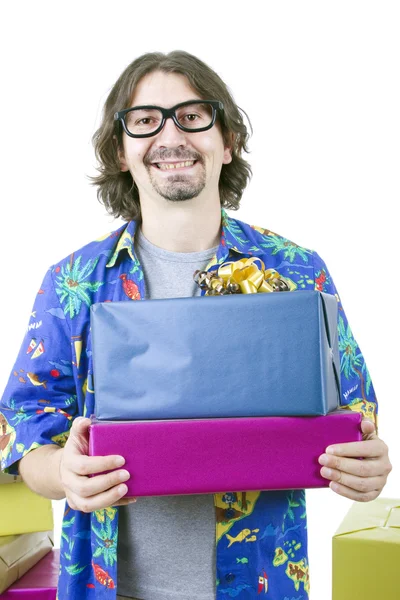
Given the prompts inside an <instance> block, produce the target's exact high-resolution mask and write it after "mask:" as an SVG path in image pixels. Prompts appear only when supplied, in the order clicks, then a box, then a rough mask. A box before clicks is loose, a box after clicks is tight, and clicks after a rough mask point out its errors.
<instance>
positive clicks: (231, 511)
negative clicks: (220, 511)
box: [225, 508, 235, 519]
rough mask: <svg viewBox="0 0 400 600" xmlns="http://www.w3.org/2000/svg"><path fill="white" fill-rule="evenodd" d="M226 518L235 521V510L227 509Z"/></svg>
mask: <svg viewBox="0 0 400 600" xmlns="http://www.w3.org/2000/svg"><path fill="white" fill-rule="evenodd" d="M225 516H226V517H227V519H233V517H234V516H235V510H234V509H233V508H227V509H226V511H225Z"/></svg>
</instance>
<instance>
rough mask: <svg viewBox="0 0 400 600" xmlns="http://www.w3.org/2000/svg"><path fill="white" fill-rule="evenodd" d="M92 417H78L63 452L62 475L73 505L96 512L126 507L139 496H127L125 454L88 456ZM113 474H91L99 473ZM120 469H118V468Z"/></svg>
mask: <svg viewBox="0 0 400 600" xmlns="http://www.w3.org/2000/svg"><path fill="white" fill-rule="evenodd" d="M89 425H90V419H86V418H84V417H77V418H76V419H75V420H74V422H73V423H72V427H71V431H70V434H69V438H68V440H67V442H66V444H65V446H64V450H63V452H62V453H61V454H62V456H61V460H60V478H61V483H62V485H63V487H64V490H65V496H66V498H67V501H68V504H69V506H70V507H71V508H72V509H74V510H80V511H82V512H86V513H88V512H92V511H94V510H100V509H102V508H107V507H109V506H124V505H126V504H129V503H131V502H136V498H123V496H125V494H126V492H127V491H128V488H127V486H126V485H125V484H124V483H123V482H124V481H126V480H127V479H129V476H130V475H129V472H128V471H126V470H124V469H118V467H122V465H123V464H124V463H125V460H124V458H123V457H122V456H87V454H88V451H89V432H88V428H89ZM111 469H114V470H113V471H111V472H110V473H107V474H103V475H97V476H96V477H89V475H94V474H95V473H102V472H103V471H110V470H111ZM115 469H118V470H115Z"/></svg>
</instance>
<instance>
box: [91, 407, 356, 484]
mask: <svg viewBox="0 0 400 600" xmlns="http://www.w3.org/2000/svg"><path fill="white" fill-rule="evenodd" d="M360 423H361V415H360V414H359V413H355V412H351V411H349V410H339V411H336V412H333V413H330V414H329V415H326V416H318V417H246V418H228V419H184V420H182V419H176V420H165V421H158V420H157V421H119V422H118V421H96V420H93V421H92V425H91V426H90V441H89V454H90V455H92V456H94V455H97V456H107V455H110V454H119V455H121V456H123V457H124V458H125V460H126V463H125V465H124V467H123V468H124V469H127V470H128V471H129V472H130V473H131V477H130V479H129V480H128V481H127V482H125V483H126V484H127V485H128V493H127V494H126V495H127V496H164V495H165V496H168V495H173V494H211V493H218V492H225V491H227V490H248V491H256V490H279V489H302V488H322V487H328V486H329V481H328V480H327V479H324V478H323V477H322V476H321V474H320V469H321V465H320V464H319V463H318V457H319V456H320V455H321V454H323V453H324V452H325V449H326V447H327V446H329V445H332V444H338V443H341V442H354V441H358V440H361V439H362V433H361V427H360Z"/></svg>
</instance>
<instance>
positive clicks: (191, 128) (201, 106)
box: [114, 100, 224, 138]
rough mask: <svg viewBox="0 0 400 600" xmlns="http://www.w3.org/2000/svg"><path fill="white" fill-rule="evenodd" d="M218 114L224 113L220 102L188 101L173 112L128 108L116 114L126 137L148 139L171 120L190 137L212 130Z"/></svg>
mask: <svg viewBox="0 0 400 600" xmlns="http://www.w3.org/2000/svg"><path fill="white" fill-rule="evenodd" d="M217 110H219V111H221V113H222V111H223V110H224V105H223V103H222V102H220V101H219V100H187V101H186V102H180V103H179V104H176V105H175V106H173V107H172V108H162V107H161V106H153V105H148V104H147V105H143V106H134V107H133V108H126V109H125V110H121V111H119V112H116V113H115V114H114V121H116V122H118V121H120V122H121V123H122V126H123V128H124V131H125V133H126V134H127V135H129V136H130V137H133V138H145V137H150V136H151V135H157V133H159V132H160V131H161V129H162V128H163V127H164V125H165V122H166V120H167V119H169V118H171V119H172V120H173V121H174V123H175V125H176V126H177V127H179V129H182V131H187V132H190V133H195V132H197V131H207V129H211V127H212V126H213V125H214V123H215V120H216V118H217Z"/></svg>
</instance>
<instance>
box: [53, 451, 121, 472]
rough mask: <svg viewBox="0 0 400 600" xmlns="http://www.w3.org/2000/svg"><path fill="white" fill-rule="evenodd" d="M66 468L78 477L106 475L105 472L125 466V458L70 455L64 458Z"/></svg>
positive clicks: (66, 454)
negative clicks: (97, 474)
mask: <svg viewBox="0 0 400 600" xmlns="http://www.w3.org/2000/svg"><path fill="white" fill-rule="evenodd" d="M63 463H64V467H66V468H67V469H69V470H70V471H72V472H73V473H75V474H76V475H95V474H96V473H104V471H112V470H113V469H117V468H118V467H122V465H124V464H125V459H124V457H123V456H118V455H109V456H86V455H84V454H81V455H78V456H77V455H76V454H72V455H71V454H68V452H67V453H65V456H64V460H63Z"/></svg>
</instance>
